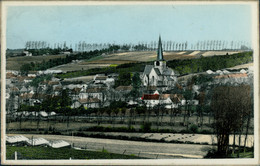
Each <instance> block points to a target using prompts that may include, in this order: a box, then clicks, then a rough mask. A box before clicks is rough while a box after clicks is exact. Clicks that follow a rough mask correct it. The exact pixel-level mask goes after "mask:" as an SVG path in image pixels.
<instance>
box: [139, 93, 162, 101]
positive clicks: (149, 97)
mask: <svg viewBox="0 0 260 166" xmlns="http://www.w3.org/2000/svg"><path fill="white" fill-rule="evenodd" d="M159 97H160V95H158V94H152V95H150V94H144V95H143V97H142V100H159Z"/></svg>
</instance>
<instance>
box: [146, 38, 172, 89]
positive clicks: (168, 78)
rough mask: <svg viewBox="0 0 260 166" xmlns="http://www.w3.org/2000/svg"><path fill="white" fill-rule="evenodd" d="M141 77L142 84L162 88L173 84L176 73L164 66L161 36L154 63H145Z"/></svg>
mask: <svg viewBox="0 0 260 166" xmlns="http://www.w3.org/2000/svg"><path fill="white" fill-rule="evenodd" d="M141 79H142V82H143V85H144V86H157V88H161V89H163V90H166V89H168V88H169V87H171V86H174V85H175V82H176V81H177V74H176V73H175V72H174V71H173V70H172V69H171V68H168V67H167V66H166V61H165V60H164V58H163V49H162V42H161V37H159V44H158V50H157V60H156V61H155V62H154V65H146V66H145V69H144V72H143V74H142V75H141Z"/></svg>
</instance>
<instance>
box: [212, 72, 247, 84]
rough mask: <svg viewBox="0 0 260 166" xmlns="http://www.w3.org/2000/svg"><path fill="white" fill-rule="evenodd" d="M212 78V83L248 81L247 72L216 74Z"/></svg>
mask: <svg viewBox="0 0 260 166" xmlns="http://www.w3.org/2000/svg"><path fill="white" fill-rule="evenodd" d="M213 78H214V83H216V84H219V83H221V84H226V83H239V84H240V83H249V82H250V81H249V77H248V74H247V73H231V74H225V75H217V76H215V77H213Z"/></svg>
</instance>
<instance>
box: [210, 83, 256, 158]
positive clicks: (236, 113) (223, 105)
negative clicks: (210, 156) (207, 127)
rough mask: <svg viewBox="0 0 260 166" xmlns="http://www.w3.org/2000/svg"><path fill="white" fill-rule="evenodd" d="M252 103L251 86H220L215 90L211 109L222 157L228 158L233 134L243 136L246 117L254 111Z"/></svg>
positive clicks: (219, 153) (218, 151) (218, 150)
mask: <svg viewBox="0 0 260 166" xmlns="http://www.w3.org/2000/svg"><path fill="white" fill-rule="evenodd" d="M251 102H252V99H251V88H250V86H249V85H240V86H219V87H216V88H215V89H214V90H213V95H212V101H211V109H212V111H213V115H214V121H215V122H214V124H213V126H214V130H215V134H216V135H217V148H218V149H217V153H218V155H219V156H220V157H225V156H227V154H228V152H229V136H230V135H231V133H232V132H233V133H234V132H239V134H240V135H241V133H242V129H243V124H244V122H245V119H246V117H247V116H246V115H248V114H249V113H250V112H251V110H252V108H251V107H252V104H251ZM238 152H239V150H238Z"/></svg>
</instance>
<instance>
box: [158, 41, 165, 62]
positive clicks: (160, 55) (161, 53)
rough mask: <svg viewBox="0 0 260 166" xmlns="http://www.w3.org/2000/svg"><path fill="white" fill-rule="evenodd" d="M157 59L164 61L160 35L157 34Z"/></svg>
mask: <svg viewBox="0 0 260 166" xmlns="http://www.w3.org/2000/svg"><path fill="white" fill-rule="evenodd" d="M157 60H158V61H164V59H163V49H162V41H161V36H159V43H158V50H157Z"/></svg>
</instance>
